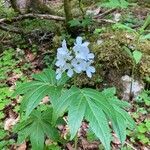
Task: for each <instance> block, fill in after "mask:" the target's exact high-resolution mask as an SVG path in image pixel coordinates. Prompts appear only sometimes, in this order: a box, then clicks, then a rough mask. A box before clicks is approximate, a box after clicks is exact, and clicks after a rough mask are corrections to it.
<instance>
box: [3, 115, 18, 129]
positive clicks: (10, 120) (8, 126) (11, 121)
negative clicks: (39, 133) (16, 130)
mask: <svg viewBox="0 0 150 150" xmlns="http://www.w3.org/2000/svg"><path fill="white" fill-rule="evenodd" d="M18 121H19V117H17V118H14V117H13V116H12V117H10V118H7V119H6V120H5V122H4V130H8V131H9V130H11V128H12V126H14V125H15V124H16V123H17V122H18Z"/></svg>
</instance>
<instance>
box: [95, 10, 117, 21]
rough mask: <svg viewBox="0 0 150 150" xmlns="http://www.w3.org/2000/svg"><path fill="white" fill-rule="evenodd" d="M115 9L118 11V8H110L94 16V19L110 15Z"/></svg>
mask: <svg viewBox="0 0 150 150" xmlns="http://www.w3.org/2000/svg"><path fill="white" fill-rule="evenodd" d="M114 11H116V8H113V9H109V10H107V11H105V12H104V13H102V14H99V15H97V16H94V19H98V18H103V17H105V16H107V15H109V14H110V13H112V12H114Z"/></svg>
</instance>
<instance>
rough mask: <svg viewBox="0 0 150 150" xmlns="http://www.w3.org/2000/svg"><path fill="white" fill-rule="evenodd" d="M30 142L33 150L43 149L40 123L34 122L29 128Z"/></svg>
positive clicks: (42, 132) (42, 133)
mask: <svg viewBox="0 0 150 150" xmlns="http://www.w3.org/2000/svg"><path fill="white" fill-rule="evenodd" d="M30 130H31V131H32V133H30V140H31V145H32V149H33V150H37V149H38V150H43V148H44V131H43V126H42V125H41V124H40V122H34V123H33V124H32V126H31V127H30Z"/></svg>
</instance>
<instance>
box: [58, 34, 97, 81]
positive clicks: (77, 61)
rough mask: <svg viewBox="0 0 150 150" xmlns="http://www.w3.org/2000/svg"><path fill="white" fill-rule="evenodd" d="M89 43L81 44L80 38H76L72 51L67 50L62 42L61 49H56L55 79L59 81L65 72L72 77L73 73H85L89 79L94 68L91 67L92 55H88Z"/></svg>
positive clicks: (64, 42)
mask: <svg viewBox="0 0 150 150" xmlns="http://www.w3.org/2000/svg"><path fill="white" fill-rule="evenodd" d="M88 45H89V42H84V43H82V37H77V38H76V42H75V44H74V47H73V49H72V51H69V50H68V48H67V44H66V41H65V40H63V42H62V47H60V48H58V49H57V61H56V63H55V65H56V66H57V67H58V68H57V70H56V79H57V80H59V79H60V78H61V76H62V73H63V72H65V71H67V75H68V76H69V77H72V76H73V74H74V72H76V73H81V72H83V71H85V72H86V74H87V76H88V77H89V78H91V77H92V73H94V72H95V68H94V67H93V66H91V64H92V63H93V59H94V54H93V53H90V50H89V48H88Z"/></svg>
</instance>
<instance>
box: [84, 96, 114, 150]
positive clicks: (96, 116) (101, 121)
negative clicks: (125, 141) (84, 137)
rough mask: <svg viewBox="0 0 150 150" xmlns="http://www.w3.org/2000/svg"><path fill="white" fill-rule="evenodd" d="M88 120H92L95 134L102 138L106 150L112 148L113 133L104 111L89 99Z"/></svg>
mask: <svg viewBox="0 0 150 150" xmlns="http://www.w3.org/2000/svg"><path fill="white" fill-rule="evenodd" d="M87 108H88V110H87V111H88V112H87V115H86V116H87V120H88V121H89V122H90V127H91V129H92V131H93V132H94V133H95V135H96V136H97V137H98V138H99V139H100V140H101V142H102V144H103V145H104V147H105V149H106V150H110V141H111V134H110V129H109V126H108V121H107V119H106V116H105V114H104V113H103V111H102V110H101V109H100V108H98V107H97V106H96V104H94V102H92V101H91V100H90V99H89V100H88V107H87Z"/></svg>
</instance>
